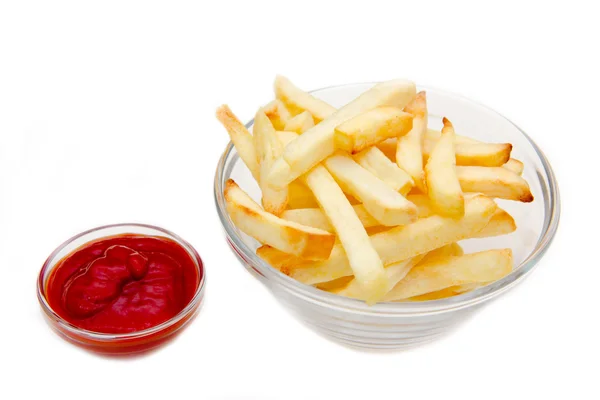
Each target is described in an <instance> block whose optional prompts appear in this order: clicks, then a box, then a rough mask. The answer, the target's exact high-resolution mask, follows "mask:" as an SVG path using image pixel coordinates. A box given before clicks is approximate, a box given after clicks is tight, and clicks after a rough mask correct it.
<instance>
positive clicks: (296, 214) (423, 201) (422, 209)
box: [280, 194, 514, 236]
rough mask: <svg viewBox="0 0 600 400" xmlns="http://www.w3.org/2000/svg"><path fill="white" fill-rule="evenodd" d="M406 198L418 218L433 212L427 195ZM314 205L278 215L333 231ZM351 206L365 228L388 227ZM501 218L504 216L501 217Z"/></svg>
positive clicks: (320, 211)
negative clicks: (413, 207)
mask: <svg viewBox="0 0 600 400" xmlns="http://www.w3.org/2000/svg"><path fill="white" fill-rule="evenodd" d="M311 196H312V194H311ZM313 199H314V197H313ZM407 200H408V201H410V202H411V203H413V204H415V205H416V206H417V215H418V217H419V218H424V217H428V216H430V215H431V214H433V211H432V210H431V207H430V205H429V199H428V198H427V196H425V195H410V196H408V197H407ZM314 207H318V205H316V201H315V206H309V207H298V208H296V209H290V210H286V211H284V212H283V213H282V214H281V215H280V217H281V218H283V219H286V220H288V221H294V222H297V223H299V224H300V225H306V226H312V227H313V228H317V229H321V230H324V231H327V232H335V231H334V229H333V226H331V224H330V223H329V220H328V219H327V216H326V215H325V214H324V213H323V211H322V210H321V209H319V208H314ZM352 208H353V209H354V212H355V213H356V215H357V216H358V219H359V220H360V222H361V223H362V225H363V226H364V227H365V228H386V229H387V228H388V227H385V226H383V225H381V224H380V223H379V222H378V221H377V220H376V219H375V218H373V217H372V216H371V214H369V212H368V211H367V209H366V208H365V206H364V205H363V204H356V205H353V206H352ZM499 211H502V212H503V213H504V214H507V215H508V213H506V211H504V210H500V209H499ZM509 217H510V216H509ZM501 219H502V220H503V219H504V217H502V218H501ZM493 220H494V218H492V221H493ZM513 222H514V221H513ZM490 223H491V221H490ZM497 231H498V230H496V229H494V230H493V232H497ZM368 232H369V231H368ZM371 232H372V231H370V232H369V235H371V234H372V233H371ZM480 233H481V232H480ZM494 236H495V234H494Z"/></svg>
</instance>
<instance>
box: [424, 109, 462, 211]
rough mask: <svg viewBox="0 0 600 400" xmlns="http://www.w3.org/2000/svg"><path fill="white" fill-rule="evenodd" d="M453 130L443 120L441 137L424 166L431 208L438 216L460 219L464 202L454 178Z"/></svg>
mask: <svg viewBox="0 0 600 400" xmlns="http://www.w3.org/2000/svg"><path fill="white" fill-rule="evenodd" d="M455 164H456V163H455V154H454V128H453V127H452V124H451V123H450V121H448V120H447V119H446V118H444V128H443V130H442V137H441V138H440V139H439V140H438V141H437V143H436V145H435V147H434V148H433V150H432V151H431V155H430V157H429V159H428V160H427V164H426V165H425V177H426V181H427V193H428V195H429V199H430V200H431V206H432V207H433V208H434V209H435V210H436V212H437V213H438V214H440V215H445V216H448V217H454V218H460V217H461V216H463V215H464V213H465V200H464V196H463V193H462V190H461V188H460V184H459V182H458V178H457V176H456V165H455Z"/></svg>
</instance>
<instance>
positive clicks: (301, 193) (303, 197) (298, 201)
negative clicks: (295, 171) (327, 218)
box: [287, 181, 319, 210]
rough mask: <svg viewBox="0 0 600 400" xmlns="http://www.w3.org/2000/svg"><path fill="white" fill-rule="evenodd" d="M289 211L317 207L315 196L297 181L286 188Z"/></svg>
mask: <svg viewBox="0 0 600 400" xmlns="http://www.w3.org/2000/svg"><path fill="white" fill-rule="evenodd" d="M287 207H288V208H289V209H292V210H293V209H297V208H313V207H319V204H318V203H317V200H315V196H313V194H312V192H311V191H310V189H308V188H307V187H306V186H304V185H303V184H302V183H300V182H298V181H294V182H292V183H290V186H289V187H288V204H287Z"/></svg>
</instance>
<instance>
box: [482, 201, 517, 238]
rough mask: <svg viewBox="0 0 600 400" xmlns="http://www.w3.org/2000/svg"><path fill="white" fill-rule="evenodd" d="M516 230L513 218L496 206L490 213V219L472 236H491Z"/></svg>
mask: <svg viewBox="0 0 600 400" xmlns="http://www.w3.org/2000/svg"><path fill="white" fill-rule="evenodd" d="M516 230H517V225H516V223H515V220H514V218H513V217H512V216H511V215H510V214H509V213H507V212H506V211H504V210H503V209H501V208H500V207H498V208H497V209H496V211H495V212H494V215H492V219H490V222H489V223H488V224H487V225H486V226H485V228H483V229H482V230H480V231H479V232H478V233H477V234H475V235H474V236H473V237H474V238H486V237H492V236H500V235H507V234H509V233H512V232H514V231H516Z"/></svg>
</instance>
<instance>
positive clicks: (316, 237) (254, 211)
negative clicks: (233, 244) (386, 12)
mask: <svg viewBox="0 0 600 400" xmlns="http://www.w3.org/2000/svg"><path fill="white" fill-rule="evenodd" d="M224 195H225V202H226V205H227V212H228V213H229V216H230V218H231V219H232V221H233V222H234V223H235V225H236V226H237V227H238V228H239V229H240V230H241V231H242V232H244V233H246V234H247V235H249V236H252V237H253V238H254V239H256V240H258V241H259V242H261V243H264V244H268V245H270V246H272V247H274V248H276V249H279V250H281V251H283V252H286V253H290V254H293V255H296V256H298V257H302V258H305V259H312V260H319V259H327V258H328V257H329V255H330V253H331V250H332V247H333V245H334V243H335V235H332V234H331V233H329V232H325V231H322V230H320V229H315V228H311V227H309V226H303V225H300V224H297V223H295V222H291V221H286V220H284V219H281V218H278V217H276V216H274V215H272V214H270V213H268V212H266V211H264V210H263V209H262V208H261V207H260V206H259V205H258V204H256V203H255V202H254V200H252V198H250V196H248V195H247V194H246V193H245V192H244V191H243V190H242V189H240V188H239V187H238V185H237V184H236V183H235V182H234V181H233V180H231V179H230V180H228V181H227V182H226V185H225V191H224Z"/></svg>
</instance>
